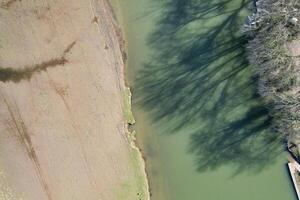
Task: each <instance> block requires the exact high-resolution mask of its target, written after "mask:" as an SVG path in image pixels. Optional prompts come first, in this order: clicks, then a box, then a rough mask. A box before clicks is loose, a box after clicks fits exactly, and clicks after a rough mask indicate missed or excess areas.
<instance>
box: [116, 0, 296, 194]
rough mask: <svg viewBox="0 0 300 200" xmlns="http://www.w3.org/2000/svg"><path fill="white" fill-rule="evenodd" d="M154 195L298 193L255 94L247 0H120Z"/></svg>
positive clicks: (136, 111)
mask: <svg viewBox="0 0 300 200" xmlns="http://www.w3.org/2000/svg"><path fill="white" fill-rule="evenodd" d="M114 2H115V6H116V7H117V10H118V11H119V12H118V13H119V20H120V21H121V23H122V25H123V28H124V32H125V36H126V41H127V45H128V66H127V77H128V83H129V85H130V86H131V88H132V92H133V102H134V105H133V106H134V114H135V117H136V121H137V124H136V125H135V127H134V128H135V129H136V130H137V134H138V142H139V144H140V146H141V148H142V150H143V153H144V155H145V158H146V164H147V171H148V174H149V179H150V186H151V189H152V190H151V193H152V200H294V199H295V196H294V191H293V188H292V185H291V183H290V179H289V176H288V173H287V170H286V167H285V162H286V159H285V158H286V155H285V154H284V153H283V151H282V146H281V144H282V141H281V138H279V137H278V136H277V134H275V133H273V132H272V131H271V130H270V122H271V120H272V119H271V118H270V117H268V115H267V110H266V109H265V107H264V105H263V103H262V101H261V99H260V98H259V96H258V95H257V94H256V93H255V82H256V80H255V76H254V73H253V71H252V68H251V67H250V66H249V65H248V62H247V60H246V55H245V47H244V45H245V42H246V39H247V38H245V36H242V35H241V34H240V33H239V29H240V26H241V24H242V23H243V20H244V18H245V15H246V14H247V12H248V11H247V7H248V4H247V2H246V1H244V0H210V1H208V0H114Z"/></svg>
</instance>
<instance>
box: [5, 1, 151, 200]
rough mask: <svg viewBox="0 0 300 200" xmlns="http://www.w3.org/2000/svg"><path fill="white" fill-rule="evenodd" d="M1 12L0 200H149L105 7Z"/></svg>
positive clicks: (10, 5)
mask: <svg viewBox="0 0 300 200" xmlns="http://www.w3.org/2000/svg"><path fill="white" fill-rule="evenodd" d="M0 5H1V8H0V15H1V18H0V38H1V39H0V133H1V134H0V172H1V173H0V199H28V200H43V199H51V200H60V199H61V200H68V199H70V200H71V199H72V200H76V199H78V200H85V199H88V200H114V199H116V200H119V199H122V200H126V199H128V200H132V199H143V200H144V199H148V193H147V186H146V180H145V176H144V168H143V164H142V162H141V156H140V153H139V152H138V151H137V149H135V148H132V147H131V146H130V142H129V141H128V137H126V123H125V122H124V117H123V116H124V115H123V114H124V112H125V111H124V108H125V109H126V106H124V102H126V101H124V96H125V93H126V92H125V84H124V75H123V66H124V63H123V60H122V53H121V51H120V44H119V36H120V35H119V33H118V31H117V29H116V25H115V22H114V19H113V16H112V13H111V9H110V7H109V6H108V4H107V2H106V1H104V0H95V1H93V0H91V1H85V0H51V1H46V0H41V1H33V0H26V1H17V0H2V1H0Z"/></svg>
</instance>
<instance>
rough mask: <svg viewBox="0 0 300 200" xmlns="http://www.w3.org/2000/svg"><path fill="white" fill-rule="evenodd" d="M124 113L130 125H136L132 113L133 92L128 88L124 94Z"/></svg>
mask: <svg viewBox="0 0 300 200" xmlns="http://www.w3.org/2000/svg"><path fill="white" fill-rule="evenodd" d="M123 101H124V102H123V104H124V105H123V113H124V118H125V120H126V122H127V123H128V124H134V123H135V120H134V117H133V114H132V111H131V92H130V88H128V87H126V88H125V90H124V94H123Z"/></svg>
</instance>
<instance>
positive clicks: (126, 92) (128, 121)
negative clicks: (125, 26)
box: [106, 0, 150, 200]
mask: <svg viewBox="0 0 300 200" xmlns="http://www.w3.org/2000/svg"><path fill="white" fill-rule="evenodd" d="M106 2H107V3H106V5H107V10H109V12H110V13H111V15H112V17H111V19H112V22H113V28H114V31H115V35H116V37H117V39H118V44H119V50H120V53H121V55H122V62H123V63H122V67H123V68H122V71H121V72H122V79H121V80H120V84H121V85H122V86H123V87H122V92H123V94H122V99H123V105H122V106H123V107H122V108H123V115H124V116H123V117H124V121H125V130H126V138H127V140H128V143H129V144H130V147H131V148H132V149H133V150H134V151H135V152H133V153H134V154H135V155H134V156H133V160H132V161H133V165H134V167H135V168H137V169H139V170H140V171H141V172H142V177H139V178H138V179H139V180H138V184H140V185H139V189H140V190H141V191H142V192H141V193H137V195H138V196H139V197H140V198H141V199H143V200H144V199H145V200H150V188H149V179H148V174H147V172H146V165H145V159H144V156H143V154H142V151H141V150H140V148H139V147H138V144H137V143H136V138H135V134H136V132H135V131H131V130H129V126H130V125H133V124H134V123H135V119H134V116H133V113H132V107H131V102H132V100H131V97H132V94H131V91H130V87H128V86H127V84H126V76H125V67H127V66H126V60H127V49H126V45H125V40H124V37H123V32H122V28H121V25H122V24H121V23H120V22H119V20H118V16H120V15H119V13H116V12H118V10H117V9H116V8H115V3H117V2H114V4H113V3H112V0H106Z"/></svg>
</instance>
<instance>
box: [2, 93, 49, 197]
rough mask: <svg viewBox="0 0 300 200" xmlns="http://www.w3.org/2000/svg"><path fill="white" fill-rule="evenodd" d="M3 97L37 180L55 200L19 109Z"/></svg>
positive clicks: (47, 194)
mask: <svg viewBox="0 0 300 200" xmlns="http://www.w3.org/2000/svg"><path fill="white" fill-rule="evenodd" d="M1 96H2V99H3V102H4V104H5V105H6V106H7V110H8V112H9V114H10V117H11V121H12V123H13V125H14V126H15V128H16V130H17V134H18V137H19V139H20V142H21V144H22V145H23V146H24V148H25V150H26V152H27V155H28V158H29V159H30V161H31V163H32V164H33V167H34V170H35V172H36V175H37V178H38V180H39V182H40V183H41V186H42V188H43V189H44V191H45V194H46V196H47V198H48V200H53V198H52V195H51V191H50V189H49V186H48V184H47V180H46V177H45V175H44V173H43V170H42V168H41V165H40V161H39V159H38V156H37V153H36V150H35V148H34V145H33V143H32V140H31V137H30V134H29V133H28V131H27V128H26V126H25V123H24V121H23V119H22V116H21V114H20V112H19V109H18V108H17V106H13V105H10V103H9V101H8V100H7V99H6V98H5V96H4V95H3V94H2V93H1Z"/></svg>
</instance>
